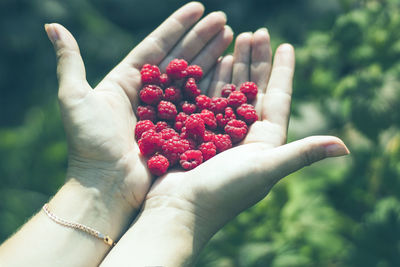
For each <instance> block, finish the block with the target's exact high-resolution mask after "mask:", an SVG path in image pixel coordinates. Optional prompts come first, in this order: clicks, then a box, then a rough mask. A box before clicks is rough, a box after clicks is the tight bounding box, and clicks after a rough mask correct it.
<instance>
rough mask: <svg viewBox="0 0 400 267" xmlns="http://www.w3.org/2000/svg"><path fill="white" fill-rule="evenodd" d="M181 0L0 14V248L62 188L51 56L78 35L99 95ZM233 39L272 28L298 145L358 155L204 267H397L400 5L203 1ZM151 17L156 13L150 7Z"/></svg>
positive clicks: (104, 2) (281, 202)
mask: <svg viewBox="0 0 400 267" xmlns="http://www.w3.org/2000/svg"><path fill="white" fill-rule="evenodd" d="M184 3H185V1H178V0H168V1H161V0H160V1H157V0H147V1H136V0H114V1H111V0H97V1H95V0H70V1H62V0H56V1H55V0H54V1H53V0H30V1H28V0H25V1H24V0H17V1H15V0H3V1H1V2H0V31H1V33H2V34H1V35H0V57H1V58H2V60H1V62H0V90H1V96H0V107H1V112H0V241H2V240H4V239H6V238H7V237H8V236H9V235H11V234H12V233H13V232H14V231H15V230H16V229H17V228H18V227H19V226H20V225H22V224H23V223H24V221H26V220H27V219H28V218H29V217H30V216H31V215H32V214H34V212H35V211H36V210H38V209H39V208H40V207H41V205H42V204H43V203H44V202H45V201H46V200H47V199H48V197H49V196H51V195H52V194H54V193H55V192H56V190H57V188H59V186H60V185H61V184H62V183H63V179H64V175H65V168H66V153H67V148H66V145H65V137H64V133H63V127H62V123H61V121H60V116H59V111H58V107H57V101H56V88H57V84H56V77H55V57H54V55H53V51H52V48H51V45H50V43H49V41H48V40H47V37H46V35H45V33H44V31H43V24H44V23H46V22H53V21H56V22H60V23H62V24H64V25H65V26H67V28H69V29H70V30H71V31H72V33H73V34H74V35H75V36H76V38H77V40H78V43H79V44H80V48H81V52H82V55H83V58H84V60H85V63H86V67H87V75H88V80H89V82H90V83H91V84H92V85H95V84H96V83H97V82H98V81H99V80H100V79H101V78H102V77H103V76H104V75H105V74H106V73H107V72H108V71H109V70H110V69H111V68H112V67H113V66H114V65H115V64H116V63H117V62H118V61H119V60H120V59H121V58H122V57H123V56H124V55H125V54H126V53H127V52H128V51H129V50H130V49H131V48H132V47H133V46H134V45H135V44H136V43H138V42H139V41H140V40H141V39H142V38H143V37H145V35H146V34H148V33H149V32H150V31H151V30H152V29H153V28H154V27H156V26H157V25H158V24H160V23H161V22H162V20H163V19H165V18H166V17H167V16H168V14H169V13H171V12H172V11H173V10H175V9H176V8H178V7H179V6H181V5H182V4H184ZM203 3H204V4H205V6H206V9H207V11H212V10H218V9H222V10H223V11H225V12H226V13H227V16H228V23H229V24H230V25H231V26H232V28H233V30H234V31H235V32H237V33H238V32H242V31H249V30H250V31H254V30H255V29H257V28H259V27H263V26H266V27H268V28H269V31H270V33H271V37H272V42H273V45H274V47H276V45H277V44H278V43H279V42H282V41H284V42H290V43H293V44H294V45H295V48H296V52H297V56H296V58H297V69H296V77H295V87H294V99H293V104H294V105H293V113H294V117H293V118H292V120H291V123H290V127H289V137H290V139H291V140H295V139H298V138H302V137H304V136H307V135H311V134H334V135H338V136H340V137H342V138H343V139H344V140H345V142H346V143H347V144H348V146H349V148H350V150H351V151H352V154H351V156H349V157H346V158H341V159H330V160H326V161H324V162H321V163H318V164H315V165H313V166H312V167H308V168H305V169H303V170H302V171H299V172H297V173H295V174H292V175H291V176H290V177H288V178H287V179H285V180H283V181H282V182H280V183H279V184H278V185H277V186H276V187H275V188H274V189H273V190H272V192H271V193H270V194H269V195H268V197H267V198H266V199H265V200H263V201H261V202H260V203H259V204H257V205H256V206H254V207H253V208H251V209H249V210H248V211H246V212H244V213H242V214H241V215H239V216H238V217H237V218H236V219H235V220H234V221H232V222H231V223H229V224H228V225H227V226H226V227H224V229H223V230H222V231H220V232H219V233H217V234H216V236H215V237H214V238H213V240H212V241H211V242H210V244H209V245H208V246H207V247H206V249H205V250H204V251H203V253H202V255H201V257H200V259H199V261H198V263H197V266H221V267H222V266H254V267H255V266H274V267H284V266H379V267H387V266H400V199H399V195H400V132H399V126H400V125H399V124H400V38H399V37H400V31H399V29H400V2H399V1H397V0H380V1H378V0H359V1H357V0H325V1H318V0H303V1H301V0H280V1H279V0H264V1H263V0H251V1H240V0H231V1H229V2H228V1H222V0H218V1H211V0H208V1H203ZM154 7H157V8H154Z"/></svg>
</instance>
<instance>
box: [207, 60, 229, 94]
mask: <svg viewBox="0 0 400 267" xmlns="http://www.w3.org/2000/svg"><path fill="white" fill-rule="evenodd" d="M232 66H233V56H232V55H227V56H224V57H223V58H222V59H221V60H220V61H219V62H218V63H217V66H216V68H215V71H214V76H213V79H212V81H211V84H210V87H209V91H208V95H209V96H210V97H213V96H221V91H222V87H223V86H224V85H225V84H227V83H230V82H231V80H232Z"/></svg>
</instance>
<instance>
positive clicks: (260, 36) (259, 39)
mask: <svg viewBox="0 0 400 267" xmlns="http://www.w3.org/2000/svg"><path fill="white" fill-rule="evenodd" d="M253 43H254V44H256V45H258V44H265V43H268V44H269V43H270V36H269V32H268V30H267V28H261V29H258V30H257V31H256V32H255V33H254V34H253Z"/></svg>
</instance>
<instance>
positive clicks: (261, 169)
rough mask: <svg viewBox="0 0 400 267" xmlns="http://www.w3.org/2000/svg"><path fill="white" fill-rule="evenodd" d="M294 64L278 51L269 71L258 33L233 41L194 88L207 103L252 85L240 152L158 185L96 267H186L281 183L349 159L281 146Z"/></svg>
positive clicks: (314, 143)
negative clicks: (251, 115) (250, 117)
mask: <svg viewBox="0 0 400 267" xmlns="http://www.w3.org/2000/svg"><path fill="white" fill-rule="evenodd" d="M294 61H295V60H294V49H293V47H292V46H291V45H289V44H282V45H280V46H279V47H278V49H277V51H276V53H275V57H274V63H273V64H272V52H271V47H270V39H269V34H268V31H267V30H266V29H264V28H263V29H259V30H258V31H256V32H255V33H254V34H252V33H243V34H240V35H239V36H238V37H237V38H236V41H235V50H234V54H233V56H229V55H228V56H225V57H223V58H222V59H220V60H219V62H218V64H217V65H216V67H215V68H214V70H213V71H212V72H210V73H209V74H208V75H207V76H206V77H205V79H204V80H203V81H202V83H201V88H207V90H205V91H206V93H207V94H208V95H209V96H219V95H220V93H221V88H222V86H223V85H224V84H226V83H234V84H237V85H239V84H241V83H242V82H245V81H253V82H255V83H256V84H257V85H258V88H259V93H258V96H257V101H256V103H255V106H256V109H257V110H258V115H259V121H257V122H255V123H254V124H253V125H252V126H251V128H250V129H249V133H248V136H247V137H246V138H245V140H244V141H242V142H241V144H240V145H239V146H236V147H234V148H232V149H229V150H227V151H224V152H223V153H221V154H218V155H217V156H215V157H214V158H212V159H210V160H208V161H207V162H205V163H203V164H202V165H200V166H199V167H197V168H195V169H193V170H191V171H188V172H181V171H176V172H170V173H167V174H166V175H164V176H163V177H160V178H158V179H157V180H156V181H155V183H154V184H153V185H152V187H151V189H150V191H149V193H148V194H147V196H146V200H145V203H144V207H143V209H142V211H141V213H140V215H139V216H138V217H137V219H136V221H135V222H134V224H133V225H132V226H131V228H130V229H129V230H128V231H127V232H126V233H125V235H124V236H123V237H122V239H121V240H120V241H119V243H118V244H117V246H116V247H115V248H114V249H113V250H112V251H111V252H110V254H109V255H108V256H107V258H106V259H105V260H104V261H103V263H102V266H132V265H133V266H142V265H144V266H146V265H147V266H148V265H150V266H192V264H193V261H194V260H195V259H196V257H197V255H198V254H199V252H200V251H201V249H202V248H203V246H204V245H205V244H206V243H207V242H208V240H209V239H210V238H211V237H212V236H213V235H214V234H215V233H216V232H217V231H218V230H219V229H220V228H221V227H222V226H223V225H225V224H226V223H227V222H228V221H229V220H231V219H232V218H234V217H235V216H236V215H238V214H239V213H240V212H242V211H243V210H245V209H247V208H249V207H251V206H252V205H254V204H255V203H257V202H258V201H260V200H261V199H263V198H264V197H265V196H266V195H267V194H268V192H269V191H270V189H271V188H272V187H273V186H274V185H275V184H276V183H277V182H278V181H279V180H280V179H281V178H283V177H285V176H287V175H288V174H290V173H292V172H294V171H296V170H298V169H300V168H302V167H304V166H307V165H310V164H311V163H313V162H316V161H319V160H322V159H324V158H326V157H333V156H341V155H346V154H348V153H349V151H348V149H347V148H346V146H345V145H344V143H343V142H342V141H341V140H340V139H338V138H336V137H331V136H313V137H308V138H305V139H302V140H299V141H296V142H293V143H290V144H285V143H286V135H287V126H288V121H289V116H290V103H291V94H292V79H293V73H294ZM132 252H135V255H136V256H135V257H132V256H131V253H132ZM136 253H137V254H136Z"/></svg>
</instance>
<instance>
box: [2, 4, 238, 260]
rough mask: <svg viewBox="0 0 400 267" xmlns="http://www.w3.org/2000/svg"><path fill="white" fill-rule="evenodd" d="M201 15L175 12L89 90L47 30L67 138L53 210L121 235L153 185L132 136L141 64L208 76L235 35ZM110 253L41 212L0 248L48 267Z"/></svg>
mask: <svg viewBox="0 0 400 267" xmlns="http://www.w3.org/2000/svg"><path fill="white" fill-rule="evenodd" d="M203 11H204V8H203V6H202V5H201V4H199V3H196V2H193V3H189V4H187V5H185V6H183V7H182V8H181V9H179V10H177V11H176V12H175V13H174V14H172V15H171V16H170V17H169V18H168V19H167V20H166V21H165V22H164V23H162V24H161V26H160V27H158V28H157V29H156V30H155V31H154V32H153V33H151V34H150V35H149V36H148V37H147V38H146V39H144V41H143V42H141V43H140V44H139V45H138V46H137V47H136V48H134V49H133V50H132V51H131V52H130V53H129V54H128V55H127V57H126V58H125V59H124V60H123V61H122V62H121V63H120V64H118V65H117V66H116V67H115V68H114V69H113V70H112V71H111V72H110V73H109V74H108V75H107V76H106V77H105V78H104V79H103V80H102V81H101V82H100V83H99V84H98V85H97V86H96V88H94V89H92V88H91V87H90V85H89V84H88V82H87V81H86V78H85V67H84V64H83V61H82V58H81V56H80V53H79V48H78V45H77V43H76V41H75V39H74V38H73V36H72V35H71V33H69V32H68V31H67V30H66V29H65V28H64V27H63V26H61V25H59V24H50V25H46V32H47V34H48V36H49V38H50V40H51V41H52V43H53V44H54V48H55V51H56V54H57V59H58V66H57V74H58V79H59V92H58V96H59V100H60V109H61V112H62V118H63V122H64V126H65V131H66V135H67V141H68V170H67V182H66V184H65V185H64V186H63V187H62V188H61V189H60V191H59V192H57V194H56V195H55V196H54V197H53V198H52V200H51V201H50V203H49V208H50V211H51V212H52V213H54V214H55V215H57V216H58V217H60V218H63V219H65V220H67V221H70V222H78V223H81V224H84V225H87V226H90V227H91V228H93V229H95V230H98V231H100V232H101V233H103V234H108V235H109V236H110V237H111V238H112V239H117V238H118V237H119V236H120V235H122V233H123V231H124V230H125V229H126V227H127V225H128V223H129V222H131V220H132V217H133V216H134V215H135V212H136V211H137V209H138V208H139V206H140V205H141V204H142V202H143V200H144V197H145V195H146V193H147V192H148V190H149V187H150V184H151V183H152V176H151V175H150V173H149V172H148V170H147V166H146V161H145V159H144V158H142V157H141V156H140V154H139V149H138V146H137V144H136V142H135V138H134V128H135V123H136V120H137V119H136V117H135V114H134V110H135V108H136V106H137V104H138V97H137V96H138V91H139V90H140V88H141V77H140V69H141V67H142V65H143V64H145V63H150V64H157V65H159V66H160V67H161V69H165V67H166V65H167V63H168V62H169V61H170V60H171V59H173V58H184V59H186V60H188V61H190V62H192V63H193V64H198V65H201V66H203V69H204V71H205V72H207V71H209V70H210V69H211V67H212V66H213V65H214V64H215V62H216V61H217V59H218V57H219V56H220V55H221V54H222V53H223V51H224V50H225V49H226V48H227V46H228V45H229V44H230V42H231V41H232V35H233V34H232V31H231V29H230V28H229V27H228V26H225V23H226V17H225V15H224V14H223V13H222V12H213V13H211V14H209V15H208V16H206V17H205V18H203V19H202V20H201V21H199V22H198V23H196V22H197V21H198V20H199V19H200V17H201V16H202V14H203ZM193 25H194V26H193ZM192 26H193V27H192ZM44 175H45V174H44ZM37 240H40V242H37ZM32 247H35V249H34V250H32ZM109 248H110V247H109V246H108V245H106V244H104V243H103V242H102V241H101V240H98V239H96V238H94V237H92V236H90V235H88V234H84V233H82V232H81V231H79V230H76V229H71V228H67V227H63V226H60V225H59V224H57V223H55V222H54V221H52V220H51V219H49V218H48V217H47V216H46V215H45V214H44V212H39V213H38V214H37V215H36V216H34V218H32V219H31V220H30V221H29V222H28V223H27V224H25V225H24V226H23V227H22V228H21V230H19V231H18V232H17V233H16V234H15V235H14V236H13V237H11V238H10V239H9V240H8V241H7V242H5V243H4V244H3V245H2V246H1V247H0V258H1V262H2V263H4V264H5V265H7V266H26V265H34V266H54V263H55V262H57V266H98V264H99V263H100V261H101V260H102V259H103V257H104V255H105V254H106V253H107V252H108V250H109ZM15 251H19V252H22V253H23V255H24V257H19V256H18V255H16V254H15Z"/></svg>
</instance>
